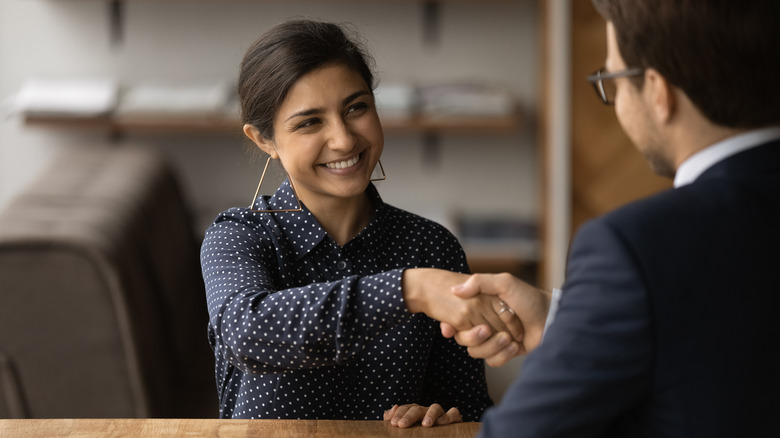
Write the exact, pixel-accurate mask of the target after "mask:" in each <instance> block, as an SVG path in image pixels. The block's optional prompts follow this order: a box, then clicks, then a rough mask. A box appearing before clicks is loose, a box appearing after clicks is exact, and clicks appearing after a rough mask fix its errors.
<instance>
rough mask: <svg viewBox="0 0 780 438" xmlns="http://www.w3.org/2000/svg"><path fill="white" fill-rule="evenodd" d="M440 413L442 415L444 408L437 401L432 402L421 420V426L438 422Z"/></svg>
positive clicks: (428, 425)
mask: <svg viewBox="0 0 780 438" xmlns="http://www.w3.org/2000/svg"><path fill="white" fill-rule="evenodd" d="M442 415H444V408H442V407H441V405H440V404H438V403H434V404H432V405H431V407H430V408H428V411H427V412H426V413H425V418H423V420H422V426H423V427H431V426H433V425H434V424H435V423H436V422H438V420H440V419H441V418H440V417H441V416H442ZM445 424H446V423H445Z"/></svg>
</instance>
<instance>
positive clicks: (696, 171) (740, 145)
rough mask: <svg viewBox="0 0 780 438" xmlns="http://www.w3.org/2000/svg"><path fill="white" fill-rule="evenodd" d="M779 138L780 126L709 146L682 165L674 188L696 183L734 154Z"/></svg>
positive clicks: (675, 177)
mask: <svg viewBox="0 0 780 438" xmlns="http://www.w3.org/2000/svg"><path fill="white" fill-rule="evenodd" d="M778 138H780V126H773V127H770V128H763V129H757V130H754V131H749V132H745V133H743V134H739V135H735V136H733V137H729V138H727V139H725V140H723V141H720V142H718V143H715V144H713V145H711V146H708V147H706V148H704V149H702V150H700V151H699V152H696V153H695V154H693V155H691V156H690V157H688V159H687V160H685V161H683V162H682V164H680V167H678V168H677V173H676V174H675V176H674V187H681V186H684V185H687V184H690V183H692V182H694V181H696V179H697V178H698V177H699V176H700V175H701V174H702V173H704V171H706V170H707V169H709V168H710V167H712V166H713V165H715V164H716V163H718V162H720V161H723V160H725V159H726V158H728V157H730V156H732V155H734V154H737V153H739V152H742V151H744V150H747V149H750V148H753V147H756V146H760V145H762V144H764V143H768V142H770V141H772V140H776V139H778Z"/></svg>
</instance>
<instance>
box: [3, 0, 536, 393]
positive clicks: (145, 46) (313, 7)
mask: <svg viewBox="0 0 780 438" xmlns="http://www.w3.org/2000/svg"><path fill="white" fill-rule="evenodd" d="M536 8H537V5H536V2H535V1H532V0H517V1H506V2H491V1H479V2H478V1H452V2H444V3H443V4H442V6H441V22H440V33H439V40H438V44H435V45H429V44H425V43H424V36H423V29H424V26H423V14H422V10H423V5H422V3H421V2H415V1H397V0H395V1H393V0H387V1H370V2H366V1H312V2H306V1H258V2H250V1H235V2H233V1H127V2H125V15H126V19H125V21H124V36H123V41H122V43H121V45H118V46H114V45H112V43H111V39H110V27H109V21H108V3H106V2H103V1H86V0H82V1H77V0H69V1H59V0H2V1H0V99H4V98H7V97H9V96H11V95H12V94H13V93H14V92H15V91H16V90H17V89H18V88H19V87H20V85H21V84H22V82H23V80H24V79H25V78H26V77H29V76H87V77H89V76H110V77H114V78H117V79H118V80H119V81H120V82H121V83H123V84H134V83H139V82H144V81H158V82H165V81H176V82H192V83H198V82H203V81H214V80H224V79H229V80H233V79H234V77H235V76H236V73H237V66H238V63H239V61H240V58H241V56H242V55H243V52H244V50H245V49H246V48H247V47H248V45H249V44H250V43H251V42H252V41H253V40H254V39H255V38H256V37H257V36H259V35H260V34H261V33H262V32H263V31H264V30H265V29H266V28H268V27H269V26H271V25H273V24H276V23H277V22H279V21H281V20H283V19H285V18H291V17H296V16H310V17H316V18H323V19H328V20H334V21H342V22H350V23H352V24H354V25H355V26H356V27H357V28H358V29H359V30H360V32H361V33H362V34H363V36H364V37H365V38H366V40H367V41H368V42H369V47H370V48H371V50H372V51H373V54H374V56H375V58H376V61H377V69H378V72H379V76H380V79H381V80H382V81H386V82H395V81H412V82H417V83H422V84H425V83H432V82H439V81H448V80H463V79H479V80H484V81H488V82H495V83H498V84H501V85H504V86H507V87H509V88H510V89H511V90H512V91H513V92H514V93H516V95H517V97H518V98H519V99H520V101H521V102H522V104H523V108H524V110H525V113H526V120H525V124H524V127H523V130H522V131H521V132H519V133H510V134H498V135H492V134H491V135H487V134H469V135H454V134H451V135H444V136H443V137H442V138H441V147H440V149H439V152H440V153H439V155H438V159H437V160H433V162H430V160H426V159H425V154H424V148H423V140H422V138H421V136H419V135H414V134H392V133H388V134H387V135H386V142H385V152H384V155H383V163H384V168H385V170H386V171H387V174H388V179H387V180H386V181H384V182H382V183H380V187H379V189H380V193H381V194H382V196H383V198H384V199H385V201H387V202H389V203H391V204H394V205H397V206H399V207H401V208H406V209H409V210H412V211H414V212H417V213H420V214H423V215H424V216H428V217H431V218H433V219H436V220H439V221H442V222H444V223H445V224H446V225H448V226H451V224H450V222H449V221H450V219H451V218H452V214H453V213H456V212H462V211H468V212H472V213H487V212H494V213H497V214H509V215H512V216H516V217H523V218H531V219H533V218H535V217H536V216H537V179H538V175H537V168H536V164H537V158H536V152H537V145H536V132H535V123H536V122H535V116H534V114H535V108H536V107H537V99H538V95H537V93H538V91H537V90H538V78H537V72H538V53H537V49H538V38H537V36H538V35H537V33H538V29H537V20H538V14H537V11H536ZM115 143H117V142H116V141H112V140H110V139H109V138H108V137H107V136H106V135H105V133H101V132H74V131H53V130H48V129H42V128H30V127H25V126H24V125H23V123H22V121H21V120H20V119H19V118H16V117H7V116H4V117H2V119H0V207H1V206H2V205H3V204H4V203H5V202H7V201H8V200H9V199H10V198H11V197H12V196H13V195H14V194H15V193H16V192H17V191H18V190H19V189H20V188H21V187H23V186H24V185H25V184H26V183H28V182H29V181H30V180H31V179H32V178H34V177H35V176H36V175H37V174H38V172H40V171H41V170H42V169H44V168H45V166H46V165H47V164H48V163H49V162H50V160H51V158H52V157H53V156H55V155H56V154H59V153H67V152H68V150H69V149H70V148H74V147H115V146H116V144H115ZM119 143H120V144H141V145H146V146H148V147H152V148H156V149H159V150H162V151H164V152H165V153H166V154H168V155H170V156H171V158H172V159H173V160H174V162H175V163H176V165H177V167H178V169H179V171H180V173H181V176H182V178H183V180H184V181H185V183H186V189H187V194H188V196H189V198H190V200H191V202H192V204H193V206H194V208H195V211H196V213H197V219H196V222H197V225H196V226H197V227H198V228H199V229H203V228H204V227H205V226H206V224H207V222H208V221H209V220H210V219H211V218H212V217H213V216H214V215H216V214H217V213H218V212H219V211H221V210H223V209H225V208H227V207H230V206H234V205H245V204H247V203H248V202H249V200H250V198H251V195H252V193H253V192H254V188H255V185H256V184H257V179H258V176H259V173H260V171H261V170H262V168H261V167H260V164H261V163H259V162H257V160H253V159H252V156H251V155H250V154H248V153H247V151H246V143H245V142H244V141H243V140H242V139H241V138H240V136H238V135H235V136H233V135H198V134H190V135H178V136H172V135H129V136H127V137H125V138H123V139H121V140H120V141H119ZM508 369H509V370H512V369H516V368H508ZM508 369H505V370H503V371H501V374H503V376H502V377H501V378H500V380H498V381H497V383H496V382H495V381H494V382H492V383H491V384H492V386H493V391H494V394H495V395H496V396H497V397H500V395H501V394H502V392H503V388H504V387H505V385H506V383H507V382H508V380H511V377H512V375H511V374H512V373H511V372H510V373H509V374H510V375H508V376H507V375H506V374H507V370H508Z"/></svg>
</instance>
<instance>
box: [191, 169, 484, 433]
mask: <svg viewBox="0 0 780 438" xmlns="http://www.w3.org/2000/svg"><path fill="white" fill-rule="evenodd" d="M367 193H368V195H369V196H370V198H371V199H372V201H373V205H374V207H375V211H374V215H373V217H372V219H371V221H370V223H369V225H368V226H367V227H366V228H365V229H364V230H363V231H362V232H361V233H360V234H359V235H358V236H356V237H355V238H353V239H352V240H351V241H349V242H348V243H347V244H345V245H344V246H343V247H341V246H339V245H338V244H337V243H336V242H335V241H334V240H332V239H331V238H330V237H329V236H328V235H327V234H326V233H325V231H324V230H323V228H322V227H321V226H320V224H319V223H318V222H317V219H316V218H315V217H314V216H313V215H312V214H311V213H310V212H309V211H308V210H307V209H306V207H305V206H303V211H301V212H282V213H255V212H252V211H251V210H249V209H247V208H231V209H229V210H227V211H225V212H223V213H221V214H220V215H219V216H218V217H217V218H216V220H215V221H214V223H213V224H212V225H211V227H209V229H208V230H207V231H206V236H205V240H204V242H203V247H202V249H201V264H202V269H203V277H204V279H205V283H206V298H207V303H208V311H209V316H210V317H209V341H210V343H211V346H212V348H213V349H214V354H215V357H216V378H217V392H218V395H219V400H220V417H221V418H290V419H294V418H299V419H355V420H363V419H366V420H377V419H380V420H381V419H382V413H383V412H384V411H385V410H386V409H389V408H390V407H391V406H392V405H393V404H406V403H418V404H421V405H430V404H432V403H439V404H441V405H442V406H443V407H444V408H445V410H446V409H449V408H450V407H457V408H458V409H460V412H461V415H462V416H463V418H464V420H465V421H478V420H479V418H480V416H481V415H482V412H483V411H484V410H485V408H487V407H488V406H490V405H491V404H492V401H491V400H490V397H489V395H488V393H487V385H486V381H485V369H484V362H483V361H481V360H475V359H472V358H471V357H469V356H468V354H467V352H466V350H465V348H463V347H460V346H458V345H457V344H456V343H455V342H454V341H453V340H451V339H445V338H444V337H442V335H441V332H440V331H439V324H438V323H437V322H436V321H434V320H433V319H431V318H429V317H428V316H426V315H424V314H415V315H412V314H410V313H409V312H408V311H407V310H406V305H405V304H404V301H403V296H402V293H401V273H402V272H403V269H404V268H407V267H435V268H442V269H448V270H452V271H459V272H467V271H468V266H467V264H466V259H465V254H464V253H463V249H462V248H461V246H460V244H459V243H458V242H457V240H456V239H455V237H454V236H453V235H452V234H451V233H450V232H449V231H447V230H446V229H445V228H444V227H442V226H441V225H439V224H436V223H435V222H432V221H429V220H427V219H424V218H422V217H419V216H416V215H413V214H411V213H408V212H405V211H402V210H400V209H397V208H395V207H392V206H389V205H387V204H384V203H383V202H382V200H381V198H380V197H379V194H378V193H377V191H376V189H375V188H374V186H373V185H369V187H368V189H367ZM269 198H270V199H269ZM296 206H297V204H296V202H295V198H294V196H293V195H292V191H291V190H290V186H289V182H287V181H285V182H284V183H283V184H282V186H281V187H280V188H279V190H278V191H277V192H276V194H275V195H274V196H273V197H268V196H261V197H258V199H257V201H256V202H255V205H254V208H255V209H275V210H277V209H283V208H293V207H296Z"/></svg>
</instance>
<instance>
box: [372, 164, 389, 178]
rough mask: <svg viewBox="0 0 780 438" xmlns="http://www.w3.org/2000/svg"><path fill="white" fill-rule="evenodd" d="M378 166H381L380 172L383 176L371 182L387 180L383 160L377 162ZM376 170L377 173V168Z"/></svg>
mask: <svg viewBox="0 0 780 438" xmlns="http://www.w3.org/2000/svg"><path fill="white" fill-rule="evenodd" d="M377 164H379V170H380V171H381V172H382V176H381V177H380V178H371V181H384V180H386V179H387V175H385V168H384V167H383V166H382V160H377ZM374 170H375V171H376V168H374ZM372 173H373V172H372Z"/></svg>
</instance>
